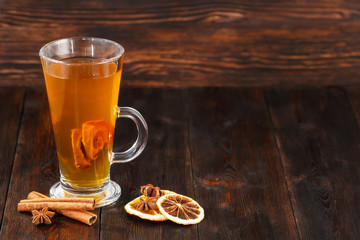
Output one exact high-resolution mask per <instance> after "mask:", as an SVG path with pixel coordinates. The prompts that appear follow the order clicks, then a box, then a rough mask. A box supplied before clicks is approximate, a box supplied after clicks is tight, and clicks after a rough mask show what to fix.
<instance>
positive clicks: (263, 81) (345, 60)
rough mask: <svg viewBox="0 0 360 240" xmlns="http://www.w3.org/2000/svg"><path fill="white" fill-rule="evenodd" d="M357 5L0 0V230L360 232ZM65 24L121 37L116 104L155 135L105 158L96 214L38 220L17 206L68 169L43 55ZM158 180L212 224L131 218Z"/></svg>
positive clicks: (129, 133) (125, 132)
mask: <svg viewBox="0 0 360 240" xmlns="http://www.w3.org/2000/svg"><path fill="white" fill-rule="evenodd" d="M359 16H360V2H358V1H354V0H349V1H340V0H330V1H322V0H318V1H306V0H299V1H277V0H273V1H265V0H259V1H244V0H240V1H235V0H226V1H218V0H195V1H190V0H184V1H180V0H174V1H165V0H155V1H145V0H133V1H125V0H107V1H100V0H79V1H71V0H66V1H49V0H39V1H35V0H0V162H1V164H0V225H1V228H0V239H106V240H107V239H142V238H147V239H316V240H318V239H326V240H327V239H360V230H359V229H360V204H359V202H360V188H359V183H360V177H359V176H360V160H359V158H358V156H359V155H360V137H359V136H360V128H359V126H360V97H359V96H360V87H359V86H360V85H359V83H360V71H359V69H360V68H359V67H360V17H359ZM72 36H95V37H103V38H108V39H111V40H114V41H117V42H119V43H121V44H122V45H123V46H124V47H125V49H126V53H125V62H124V73H123V81H122V89H121V91H120V105H122V106H124V105H128V106H132V107H135V108H137V109H138V110H139V111H140V112H141V113H142V114H143V115H144V117H145V119H146V120H147V122H148V124H149V142H148V146H147V148H146V150H145V152H144V153H143V154H142V155H141V156H140V157H139V158H138V159H137V160H135V161H134V162H131V163H128V164H118V165H114V166H113V167H112V169H111V176H112V179H113V180H115V181H116V182H118V183H119V184H120V185H121V187H122V191H123V194H122V197H121V198H120V200H119V201H118V202H117V203H116V204H115V205H113V206H109V207H106V208H102V209H98V210H96V213H97V214H98V216H99V221H98V222H97V223H96V224H95V225H94V226H92V227H88V226H86V225H83V224H81V223H78V222H76V221H73V220H69V219H67V218H65V217H61V216H57V217H56V218H55V219H54V221H55V224H54V225H51V226H39V227H35V226H33V225H32V224H31V222H30V215H29V214H26V213H24V214H19V213H17V211H16V204H17V202H18V201H19V200H20V199H21V198H25V197H26V194H27V193H28V192H30V191H31V190H38V191H40V192H43V193H47V192H48V190H49V187H50V186H51V185H52V184H53V183H55V182H56V181H57V180H58V178H59V176H58V163H57V160H56V150H55V146H54V141H53V135H52V132H51V124H50V115H49V110H48V103H47V100H46V92H45V89H44V81H43V76H42V71H41V65H40V59H39V56H38V51H39V49H40V48H41V47H42V46H43V45H44V44H45V43H47V42H49V41H52V40H55V39H59V38H64V37H72ZM329 86H330V87H329ZM194 87H195V88H194ZM249 87H250V88H249ZM118 124H119V125H118V126H119V127H118V128H117V130H116V136H115V137H116V140H117V141H116V142H117V143H121V144H122V145H123V146H127V145H128V142H130V141H131V140H133V138H134V136H135V134H136V133H135V131H134V130H129V129H134V126H133V124H132V123H131V122H130V121H127V120H119V121H118ZM149 182H151V183H154V184H156V185H159V186H161V187H163V188H167V189H171V190H174V191H177V192H179V193H182V194H185V195H188V196H190V197H193V198H195V199H196V200H197V201H198V202H199V203H200V204H201V205H202V206H203V207H204V209H205V214H206V216H205V219H204V221H203V222H202V223H200V224H199V225H195V226H188V227H184V226H179V225H176V224H173V223H171V222H162V223H151V222H147V221H143V220H139V219H138V218H136V217H133V216H129V215H128V214H126V212H125V211H124V209H123V207H124V205H125V203H127V202H128V201H130V200H131V199H133V198H134V197H136V196H138V195H139V186H140V185H142V184H146V183H149Z"/></svg>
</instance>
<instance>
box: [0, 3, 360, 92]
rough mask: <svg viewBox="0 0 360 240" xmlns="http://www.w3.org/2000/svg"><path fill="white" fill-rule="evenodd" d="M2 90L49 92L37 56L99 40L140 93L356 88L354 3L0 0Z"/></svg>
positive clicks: (358, 52)
mask: <svg viewBox="0 0 360 240" xmlns="http://www.w3.org/2000/svg"><path fill="white" fill-rule="evenodd" d="M0 5H1V8H0V13H1V14H0V26H1V27H0V86H12V85H15V86H43V85H44V81H43V76H42V72H41V66H40V60H39V57H38V51H39V49H40V47H41V46H42V45H44V44H45V43H47V42H49V41H51V40H54V39H59V38H63V37H71V36H97V37H103V38H109V39H112V40H115V41H117V42H120V43H121V44H122V45H123V46H124V47H125V49H126V54H125V61H124V75H123V79H124V80H125V81H124V85H126V86H133V87H194V86H279V85H280V86H303V85H307V86H314V85H322V86H324V85H354V84H358V83H359V72H358V69H359V66H360V60H359V59H360V58H359V56H360V47H359V44H358V41H357V39H359V37H360V35H359V32H360V31H359V27H360V20H359V18H358V16H359V14H360V4H359V3H357V2H356V1H347V2H342V1H339V0H333V1H330V2H329V1H316V2H311V1H305V0H301V1H290V2H283V1H281V2H279V1H271V2H269V1H252V2H249V1H235V0H230V1H229V0H227V1H221V2H220V1H215V0H207V1H200V0H197V1H178V0H176V1H164V0H156V1H151V2H148V1H144V0H137V1H131V2H130V1H125V0H120V1H116V0H111V1H96V0H91V1H58V2H56V3H54V2H53V1H48V0H43V1H41V2H35V1H34V0H26V1H20V0H12V1H5V0H4V1H2V2H0Z"/></svg>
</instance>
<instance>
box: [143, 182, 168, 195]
mask: <svg viewBox="0 0 360 240" xmlns="http://www.w3.org/2000/svg"><path fill="white" fill-rule="evenodd" d="M140 192H141V193H142V194H144V195H145V196H147V197H160V196H162V195H164V194H163V193H162V192H161V189H160V188H159V187H154V186H153V185H152V184H147V185H146V186H141V187H140Z"/></svg>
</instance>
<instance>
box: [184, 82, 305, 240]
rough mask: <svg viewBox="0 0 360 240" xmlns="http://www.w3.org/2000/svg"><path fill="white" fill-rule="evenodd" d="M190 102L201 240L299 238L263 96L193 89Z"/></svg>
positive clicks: (192, 156) (255, 92) (246, 91)
mask: <svg viewBox="0 0 360 240" xmlns="http://www.w3.org/2000/svg"><path fill="white" fill-rule="evenodd" d="M188 98H189V101H188V105H189V113H188V119H189V134H190V140H189V144H190V154H191V159H192V163H193V169H194V173H193V175H194V184H195V197H196V199H198V201H199V203H200V205H202V206H203V207H204V209H205V214H206V216H205V219H204V220H203V222H202V223H201V224H199V225H198V228H199V237H200V239H297V238H298V234H297V232H296V227H295V222H294V218H293V214H292V210H291V205H290V202H289V195H288V191H287V188H286V184H285V181H284V177H283V171H282V166H281V162H280V157H279V153H278V151H277V149H276V144H275V139H274V136H273V134H272V130H271V121H270V117H269V113H268V111H267V107H266V102H265V99H264V95H263V92H262V91H261V90H253V89H246V90H242V89H227V88H225V89H224V88H210V89H192V90H189V96H188ZM230 229H231V230H230Z"/></svg>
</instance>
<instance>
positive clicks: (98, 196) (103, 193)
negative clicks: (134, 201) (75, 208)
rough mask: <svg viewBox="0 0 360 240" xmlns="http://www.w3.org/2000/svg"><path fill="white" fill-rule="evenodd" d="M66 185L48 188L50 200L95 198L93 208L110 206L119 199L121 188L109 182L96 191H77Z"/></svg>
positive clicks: (58, 183) (59, 183) (57, 184)
mask: <svg viewBox="0 0 360 240" xmlns="http://www.w3.org/2000/svg"><path fill="white" fill-rule="evenodd" d="M66 185H68V184H62V182H61V181H60V182H57V183H55V184H54V185H53V186H52V187H51V188H50V197H52V198H64V197H69V198H71V197H84V198H95V207H96V208H98V207H103V206H107V205H110V204H112V203H114V202H116V200H118V199H119V197H120V195H121V188H120V186H119V184H117V183H116V182H114V181H111V180H109V181H108V182H107V183H106V184H104V185H103V187H101V188H99V189H96V190H93V191H91V190H89V189H87V190H86V191H84V189H81V188H80V189H77V188H72V187H70V186H66Z"/></svg>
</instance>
